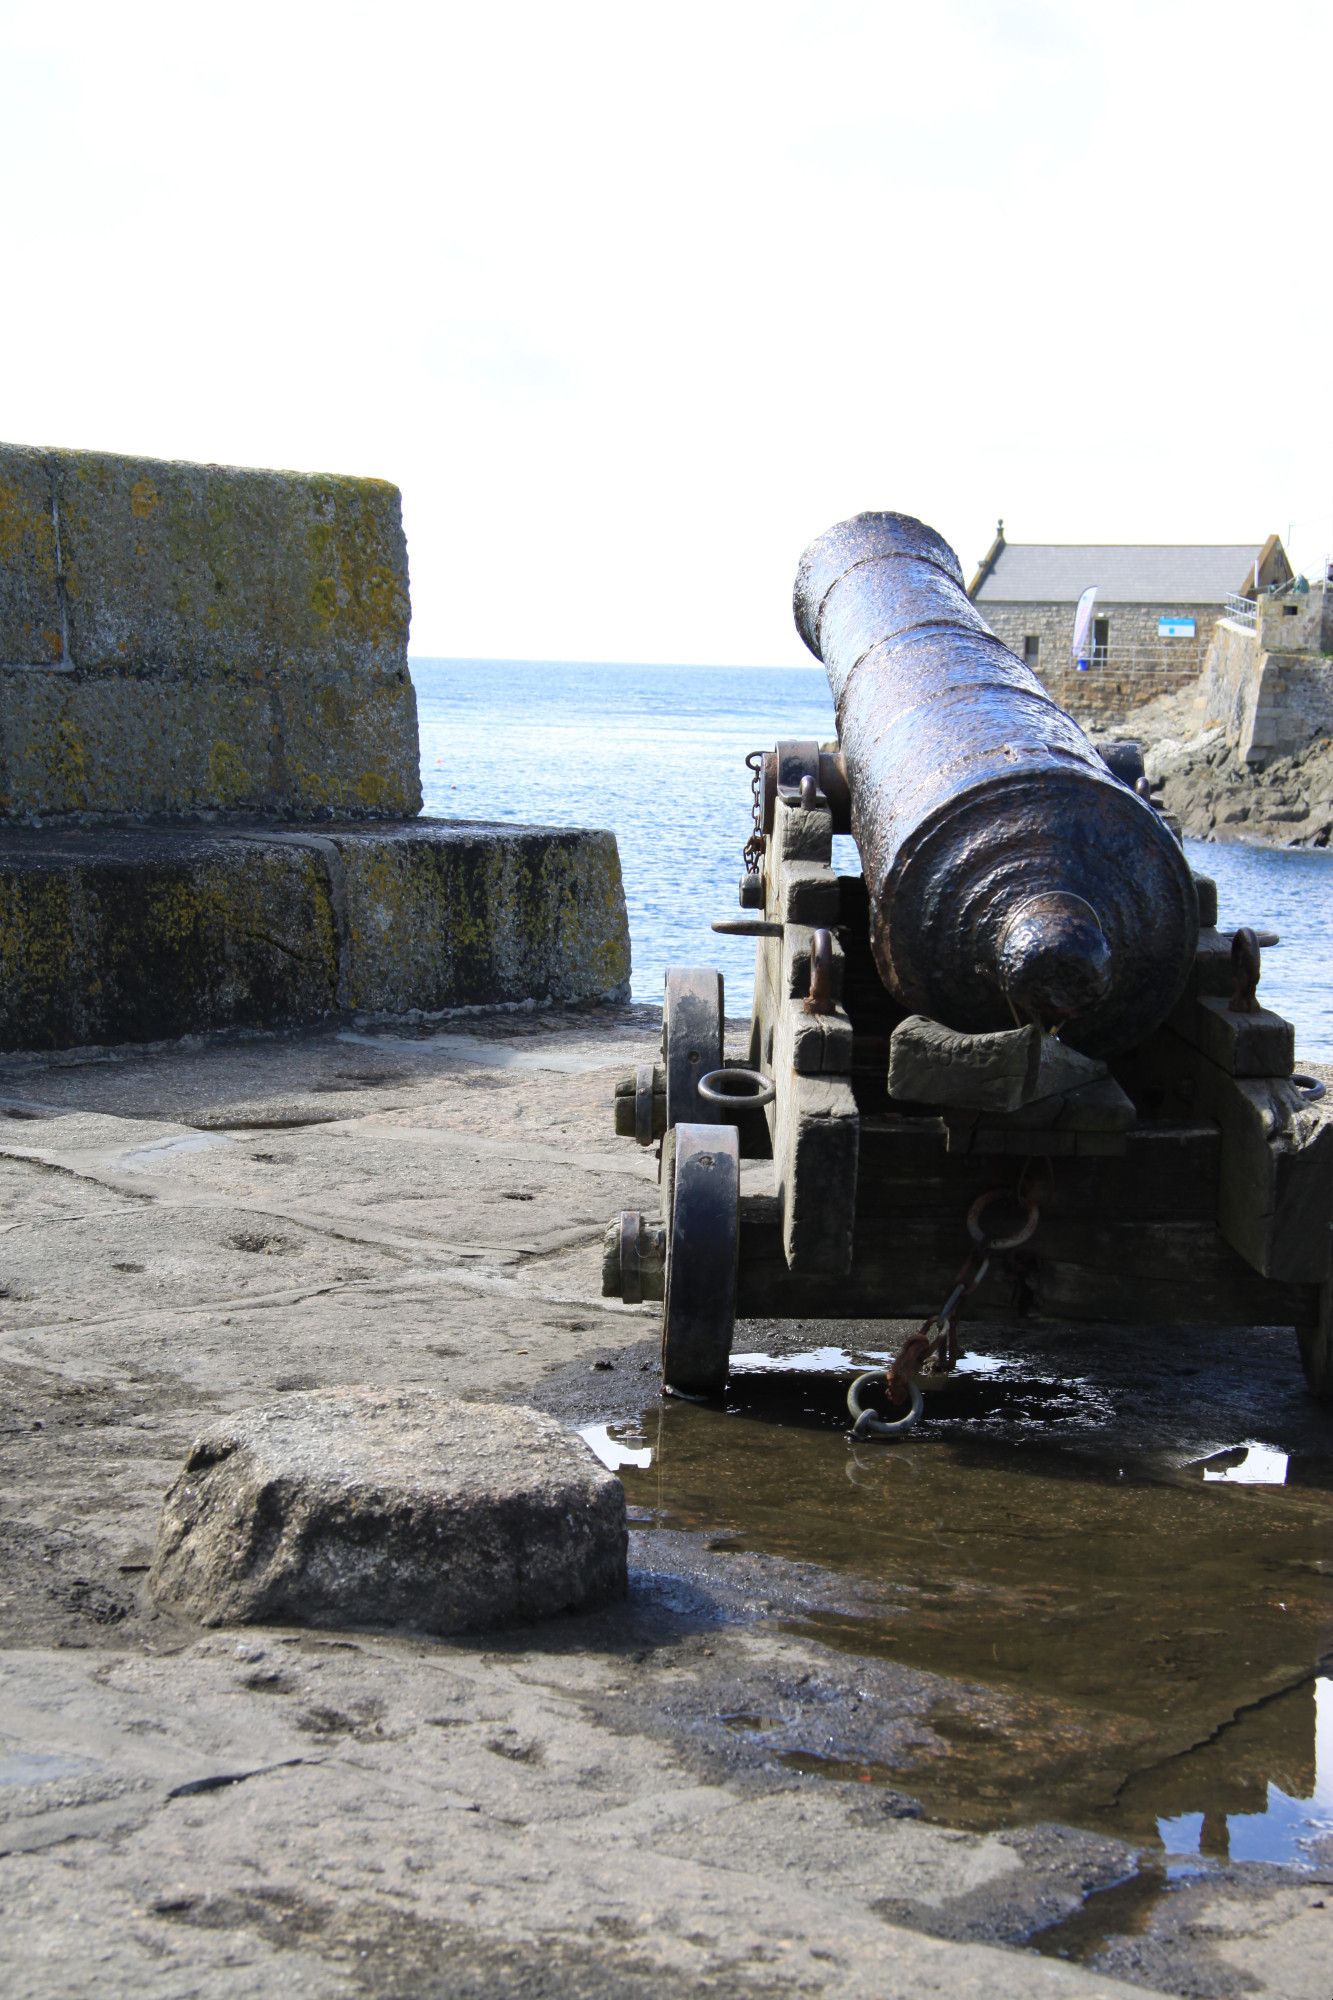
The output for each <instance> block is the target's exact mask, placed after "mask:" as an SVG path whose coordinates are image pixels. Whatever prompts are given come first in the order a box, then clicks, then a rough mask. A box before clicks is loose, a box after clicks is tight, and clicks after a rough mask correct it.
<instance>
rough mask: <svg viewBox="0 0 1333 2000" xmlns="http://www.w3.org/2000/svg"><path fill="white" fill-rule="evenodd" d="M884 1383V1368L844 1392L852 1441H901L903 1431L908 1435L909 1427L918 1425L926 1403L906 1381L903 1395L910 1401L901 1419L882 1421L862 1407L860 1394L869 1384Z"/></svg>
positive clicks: (857, 1380)
mask: <svg viewBox="0 0 1333 2000" xmlns="http://www.w3.org/2000/svg"><path fill="white" fill-rule="evenodd" d="M888 1379H889V1371H888V1369H887V1368H872V1369H870V1370H869V1371H868V1372H867V1373H866V1374H864V1375H858V1376H857V1378H856V1380H855V1381H854V1382H853V1384H852V1386H851V1388H850V1389H849V1390H848V1391H847V1408H848V1411H849V1412H850V1414H851V1416H852V1417H853V1419H854V1421H853V1424H852V1437H853V1439H857V1438H868V1437H901V1436H902V1435H903V1432H904V1431H910V1430H911V1429H912V1427H913V1425H914V1424H916V1423H918V1422H919V1421H920V1418H921V1412H922V1410H923V1409H924V1408H925V1406H926V1399H925V1397H924V1396H923V1395H922V1393H921V1391H920V1389H919V1388H918V1387H917V1384H916V1382H915V1381H914V1380H910V1379H909V1381H908V1383H907V1393H908V1395H909V1397H910V1398H911V1401H910V1403H909V1406H908V1408H907V1410H906V1412H905V1414H904V1415H903V1416H901V1417H894V1418H885V1417H881V1416H879V1415H878V1414H877V1413H876V1412H875V1411H874V1410H873V1409H868V1408H866V1407H865V1406H863V1404H862V1402H861V1391H862V1390H863V1389H864V1388H867V1387H868V1386H869V1384H870V1383H872V1382H879V1383H887V1381H888Z"/></svg>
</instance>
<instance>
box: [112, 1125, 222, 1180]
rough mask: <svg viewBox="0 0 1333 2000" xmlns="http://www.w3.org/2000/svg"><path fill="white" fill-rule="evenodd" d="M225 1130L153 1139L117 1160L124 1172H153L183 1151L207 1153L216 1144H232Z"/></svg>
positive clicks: (166, 1164) (123, 1154)
mask: <svg viewBox="0 0 1333 2000" xmlns="http://www.w3.org/2000/svg"><path fill="white" fill-rule="evenodd" d="M231 1143H232V1142H231V1140H230V1139H229V1138H228V1137H227V1136H226V1134H225V1133H224V1132H186V1133H183V1134H182V1135H181V1137H180V1138H178V1139H153V1140H150V1141H149V1143H148V1144H147V1145H146V1146H132V1147H131V1148H130V1150H129V1152H128V1153H122V1154H121V1155H120V1157H119V1159H118V1160H117V1161H116V1168H117V1170H118V1171H119V1172H120V1173H122V1174H143V1173H151V1172H152V1171H153V1169H154V1167H157V1166H168V1167H169V1166H170V1165H171V1163H172V1161H173V1160H177V1159H179V1158H180V1156H181V1154H182V1153H206V1152H208V1151H209V1150H210V1149H211V1148H212V1147H214V1146H230V1145H231Z"/></svg>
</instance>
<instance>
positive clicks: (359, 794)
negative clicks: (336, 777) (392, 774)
mask: <svg viewBox="0 0 1333 2000" xmlns="http://www.w3.org/2000/svg"><path fill="white" fill-rule="evenodd" d="M355 790H356V798H357V804H358V805H363V806H365V807H366V808H367V809H368V810H369V811H372V812H373V811H375V810H376V808H378V807H380V806H384V805H387V804H388V803H389V801H390V798H391V791H390V786H389V780H388V779H387V778H386V777H385V775H384V773H383V771H375V770H371V771H363V772H362V773H361V776H360V777H359V778H358V779H357V781H356V786H355Z"/></svg>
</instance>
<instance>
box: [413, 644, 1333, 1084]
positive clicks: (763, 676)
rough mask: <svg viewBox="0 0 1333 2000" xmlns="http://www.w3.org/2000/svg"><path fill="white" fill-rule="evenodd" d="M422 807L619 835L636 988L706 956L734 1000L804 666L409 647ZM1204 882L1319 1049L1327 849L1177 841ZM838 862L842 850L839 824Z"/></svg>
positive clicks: (805, 692)
mask: <svg viewBox="0 0 1333 2000" xmlns="http://www.w3.org/2000/svg"><path fill="white" fill-rule="evenodd" d="M412 678H413V680H414V682H415V683H416V689H417V701H418V706H419V709H420V716H421V764H422V781H423V785H424V789H425V810H426V812H427V813H430V814H432V815H433V816H435V817H438V818H442V819H489V820H526V821H528V822H530V823H535V824H538V825H546V826H601V827H610V829H611V830H612V832H613V833H614V834H615V836H616V839H617V840H618V842H619V844H620V860H621V865H622V867H623V869H624V873H625V896H626V900H627V902H628V904H629V921H630V937H631V941H632V945H633V953H634V975H633V980H634V998H635V999H636V1000H646V1001H660V1000H661V998H662V981H663V977H664V974H665V972H666V968H667V967H668V965H716V966H719V967H720V968H721V970H722V972H723V974H724V975H725V979H726V995H727V1012H728V1013H729V1014H745V1013H748V1011H749V1006H750V996H751V979H752V972H753V959H754V946H753V945H752V944H747V943H745V942H744V941H743V940H742V939H738V938H724V937H716V936H714V934H713V933H712V931H710V929H709V925H710V923H711V922H712V920H713V918H714V917H718V916H730V915H732V914H733V913H734V912H735V910H736V884H737V881H738V879H739V877H740V874H741V847H742V845H743V844H744V841H745V837H746V835H747V833H748V832H749V830H750V774H749V772H748V771H747V770H746V768H745V754H746V752H747V751H748V750H764V749H771V748H772V746H773V744H774V743H775V742H776V741H777V739H778V738H779V737H780V736H782V737H787V736H791V737H802V736H804V737H811V736H815V737H821V738H828V737H831V736H832V734H833V710H832V706H831V703H830V700H829V692H828V684H827V682H826V681H825V679H824V675H823V672H822V670H821V669H820V668H819V667H794V668H791V669H786V670H784V669H775V668H762V667H740V668H738V667H636V666H608V665H594V666H583V665H576V664H566V663H557V662H549V663H548V662H545V661H530V660H414V661H413V662H412ZM1186 845H1187V849H1188V852H1189V856H1190V860H1191V862H1192V863H1193V865H1194V867H1195V868H1196V869H1198V870H1199V871H1200V873H1202V874H1208V875H1212V876H1213V877H1214V878H1215V880H1216V881H1217V884H1218V891H1219V896H1220V901H1221V921H1222V923H1223V924H1235V923H1252V924H1254V925H1255V926H1256V927H1257V928H1267V929H1271V930H1275V931H1277V932H1278V933H1279V934H1280V935H1281V938H1282V943H1281V946H1280V947H1276V948H1274V949H1273V950H1271V951H1268V952H1265V954H1264V975H1263V986H1262V989H1261V997H1262V998H1263V999H1264V1000H1265V1001H1266V1002H1267V1003H1268V1005H1269V1006H1271V1007H1275V1008H1277V1010H1278V1011H1279V1012H1280V1013H1284V1014H1286V1015H1288V1016H1289V1018H1290V1019H1292V1020H1294V1021H1295V1023H1296V1031H1297V1033H1296V1040H1297V1048H1298V1051H1299V1053H1300V1054H1301V1055H1302V1056H1304V1057H1306V1058H1307V1059H1309V1060H1312V1061H1324V1062H1333V953H1330V951H1329V947H1328V933H1329V925H1330V919H1333V852H1313V851H1310V850H1298V849H1290V850H1289V849H1282V848H1265V847H1242V846H1239V845H1227V846H1214V845H1211V844H1208V843H1205V842H1201V841H1189V842H1187V843H1186ZM838 846H839V848H840V849H843V848H845V851H844V852H842V853H840V854H839V855H838V857H837V859H838V865H839V866H840V867H843V868H851V867H854V866H855V865H856V861H855V849H854V848H853V847H852V844H851V842H850V841H847V842H845V843H843V842H841V841H840V842H839V843H838Z"/></svg>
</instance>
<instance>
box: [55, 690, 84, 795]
mask: <svg viewBox="0 0 1333 2000" xmlns="http://www.w3.org/2000/svg"><path fill="white" fill-rule="evenodd" d="M50 742H51V751H50V772H51V781H52V786H53V789H54V791H55V794H56V797H57V798H58V799H59V800H60V803H61V806H62V807H63V809H64V810H65V811H66V812H78V811H80V810H81V809H84V808H86V806H87V803H88V776H89V772H88V746H87V744H86V743H85V741H84V738H83V733H82V731H81V730H80V729H79V727H78V724H77V723H76V722H75V721H74V718H73V717H72V716H71V715H68V714H66V715H61V716H58V717H57V718H56V720H55V723H54V724H53V726H52V730H51V738H50Z"/></svg>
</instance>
